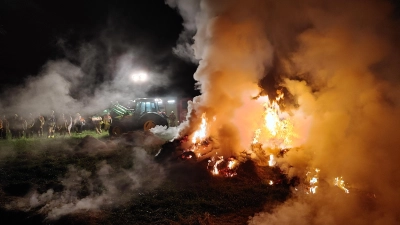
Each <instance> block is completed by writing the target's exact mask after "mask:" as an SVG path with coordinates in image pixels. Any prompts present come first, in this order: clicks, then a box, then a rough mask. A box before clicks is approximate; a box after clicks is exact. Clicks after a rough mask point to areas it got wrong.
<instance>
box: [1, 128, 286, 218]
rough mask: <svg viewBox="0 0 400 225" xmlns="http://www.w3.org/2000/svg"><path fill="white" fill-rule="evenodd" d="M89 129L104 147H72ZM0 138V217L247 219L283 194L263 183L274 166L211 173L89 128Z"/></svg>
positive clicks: (275, 176)
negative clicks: (62, 133)
mask: <svg viewBox="0 0 400 225" xmlns="http://www.w3.org/2000/svg"><path fill="white" fill-rule="evenodd" d="M88 134H90V135H92V136H94V137H96V138H98V139H99V140H102V141H103V142H104V143H107V148H106V149H102V150H99V149H95V148H92V149H81V148H78V147H77V146H79V144H80V143H81V142H82V140H83V139H84V137H85V136H86V135H88ZM150 145H151V144H150ZM0 146H1V150H0V181H1V182H0V185H1V189H0V218H1V224H246V223H247V221H248V219H249V217H250V216H253V215H254V214H255V213H257V212H260V211H265V210H268V209H272V208H273V207H274V206H276V205H277V204H279V203H281V202H283V201H285V200H286V199H287V198H288V197H289V194H290V191H289V186H288V185H287V184H285V182H282V184H278V185H273V186H271V185H269V184H268V181H269V179H273V180H278V179H283V180H284V179H285V177H284V176H283V175H281V174H280V173H279V171H276V170H274V169H271V168H269V167H258V166H256V165H255V164H254V163H253V162H252V161H246V162H245V163H242V164H241V165H240V166H239V168H238V170H237V176H235V177H232V178H225V177H219V176H213V175H211V174H210V173H209V171H207V169H206V167H207V166H206V163H207V162H205V161H202V162H197V163H188V162H171V163H168V164H158V163H155V162H154V161H153V160H152V159H153V156H154V155H153V154H154V149H153V150H149V149H151V148H154V146H151V148H150V147H148V146H149V143H147V144H146V146H143V145H137V144H134V143H132V142H131V143H127V142H122V141H120V140H118V139H116V140H110V139H109V137H108V135H106V134H104V135H97V134H95V133H94V132H89V131H86V133H84V134H82V135H79V136H78V135H73V136H72V137H66V138H62V137H58V138H55V139H20V140H7V141H2V142H1V143H0Z"/></svg>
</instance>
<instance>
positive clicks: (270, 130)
mask: <svg viewBox="0 0 400 225" xmlns="http://www.w3.org/2000/svg"><path fill="white" fill-rule="evenodd" d="M278 94H279V95H278V97H276V99H275V100H274V101H270V99H269V97H268V96H262V97H260V98H259V99H258V100H261V101H262V102H264V103H263V106H264V116H263V125H264V126H263V127H261V128H259V129H257V130H256V131H255V134H254V138H253V142H252V143H253V144H256V143H259V142H262V143H263V145H265V146H267V147H270V148H281V149H282V148H290V147H292V146H291V144H292V139H293V137H294V136H295V135H294V132H293V124H292V123H291V122H290V121H289V119H288V115H287V114H286V113H283V112H282V111H281V109H280V107H279V104H278V102H279V100H280V99H282V98H283V94H282V93H280V92H278Z"/></svg>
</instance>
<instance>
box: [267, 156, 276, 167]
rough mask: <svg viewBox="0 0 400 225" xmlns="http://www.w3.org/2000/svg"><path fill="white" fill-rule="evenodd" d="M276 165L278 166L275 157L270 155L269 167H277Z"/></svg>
mask: <svg viewBox="0 0 400 225" xmlns="http://www.w3.org/2000/svg"><path fill="white" fill-rule="evenodd" d="M275 164H276V161H275V159H274V155H272V154H271V155H269V161H268V165H269V166H271V167H272V166H275Z"/></svg>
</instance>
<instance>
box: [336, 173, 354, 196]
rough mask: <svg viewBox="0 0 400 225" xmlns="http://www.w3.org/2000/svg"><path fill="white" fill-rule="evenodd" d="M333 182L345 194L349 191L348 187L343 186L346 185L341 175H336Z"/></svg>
mask: <svg viewBox="0 0 400 225" xmlns="http://www.w3.org/2000/svg"><path fill="white" fill-rule="evenodd" d="M333 184H334V185H335V186H337V187H339V188H340V189H342V190H343V191H344V192H345V193H346V194H348V193H350V191H349V189H347V188H346V187H345V186H346V185H345V182H344V180H343V178H342V177H336V178H335V180H334V182H333Z"/></svg>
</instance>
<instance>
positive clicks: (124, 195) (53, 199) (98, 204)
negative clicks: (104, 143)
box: [6, 144, 165, 220]
mask: <svg viewBox="0 0 400 225" xmlns="http://www.w3.org/2000/svg"><path fill="white" fill-rule="evenodd" d="M143 146H146V144H144V145H143ZM91 150H92V151H97V152H99V151H98V150H97V149H96V150H94V149H91ZM100 152H101V151H100ZM132 154H133V162H132V164H133V166H132V168H130V169H122V168H113V166H112V165H110V164H108V163H107V161H102V162H99V163H98V164H97V165H96V171H95V174H92V173H91V172H89V171H87V170H84V169H78V168H76V167H74V166H72V165H71V166H70V167H69V168H68V172H67V173H66V174H65V176H64V177H61V178H59V179H60V182H61V184H62V185H63V190H62V191H61V192H60V191H55V190H53V189H49V190H47V191H46V192H44V193H41V194H39V193H38V192H37V191H36V190H35V191H33V193H31V194H29V195H27V196H26V197H24V198H21V199H18V200H15V201H13V202H11V203H10V204H9V205H6V208H8V209H19V210H31V209H33V208H36V209H39V212H40V213H43V214H45V215H47V217H46V218H47V219H49V220H56V219H58V218H59V217H61V216H64V215H67V214H73V213H77V212H81V211H82V210H98V209H103V208H111V207H115V206H119V205H121V204H123V203H125V202H128V201H130V200H132V199H133V198H135V197H136V196H137V194H138V192H139V191H143V190H151V189H153V188H156V187H158V186H159V185H160V184H161V183H162V182H163V181H164V179H165V172H164V169H163V167H162V166H161V165H160V164H158V163H156V162H154V160H153V158H152V157H151V156H150V155H149V154H148V152H147V151H145V150H144V149H143V148H141V147H134V148H133V150H132Z"/></svg>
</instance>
